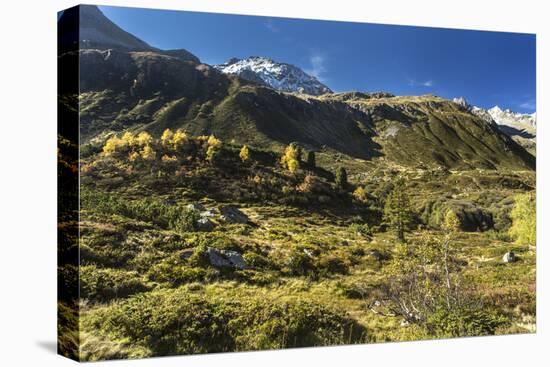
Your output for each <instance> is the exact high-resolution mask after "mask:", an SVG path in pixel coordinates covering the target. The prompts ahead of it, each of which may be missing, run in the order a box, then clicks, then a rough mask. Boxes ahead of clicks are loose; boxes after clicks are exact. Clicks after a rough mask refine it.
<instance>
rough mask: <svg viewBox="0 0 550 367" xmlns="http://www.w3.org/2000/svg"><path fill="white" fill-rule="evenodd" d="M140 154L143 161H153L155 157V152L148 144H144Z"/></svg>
mask: <svg viewBox="0 0 550 367" xmlns="http://www.w3.org/2000/svg"><path fill="white" fill-rule="evenodd" d="M140 155H141V158H143V160H145V161H153V160H155V158H156V157H157V153H156V152H155V150H154V149H153V148H152V147H151V146H150V145H146V146H144V147H143V149H142V150H141V153H140Z"/></svg>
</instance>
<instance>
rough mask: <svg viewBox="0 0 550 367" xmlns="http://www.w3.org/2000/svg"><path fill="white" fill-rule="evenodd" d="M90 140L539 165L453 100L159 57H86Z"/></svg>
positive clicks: (84, 115)
mask: <svg viewBox="0 0 550 367" xmlns="http://www.w3.org/2000/svg"><path fill="white" fill-rule="evenodd" d="M80 64H81V73H80V75H81V92H82V93H81V125H82V127H81V131H82V139H83V141H84V142H87V141H94V139H95V140H97V139H99V140H101V139H103V138H102V137H104V136H105V135H106V134H108V133H109V132H119V131H124V130H126V129H133V130H140V129H145V130H148V131H150V132H152V133H153V134H154V135H156V136H158V135H160V134H161V133H162V132H163V131H164V129H166V128H171V129H177V128H183V129H185V130H187V131H188V132H189V133H192V134H195V135H199V134H215V135H216V136H218V137H220V138H222V139H223V140H224V141H228V142H234V143H235V144H244V143H248V144H252V145H256V146H259V147H264V148H269V149H274V150H281V149H283V147H284V145H286V144H289V143H290V142H292V141H298V142H300V143H302V144H303V145H305V146H306V147H307V148H308V149H314V150H321V151H327V152H330V151H332V152H334V151H336V152H340V153H344V154H347V155H349V156H351V157H355V158H361V159H375V158H377V157H384V158H385V159H386V160H390V161H393V162H396V163H398V164H402V165H411V166H418V165H425V166H445V167H449V168H457V169H460V168H509V169H531V168H534V157H533V156H532V155H530V154H529V153H527V152H526V151H525V150H524V149H523V148H522V147H520V146H519V145H518V144H516V143H515V142H514V141H513V140H512V139H510V138H509V137H508V136H506V135H505V134H503V133H502V132H500V131H499V129H498V128H496V127H494V126H492V125H491V124H487V123H486V122H485V121H484V120H483V119H481V118H479V117H478V116H476V115H474V114H472V113H471V112H469V111H465V110H464V109H462V108H461V107H460V106H458V105H456V104H455V103H452V102H451V101H448V100H444V99H442V98H438V97H433V96H423V97H395V96H392V95H391V94H387V93H378V94H362V93H351V94H349V95H347V94H345V93H340V94H326V95H323V96H317V97H316V96H308V95H305V94H288V93H280V92H278V91H275V90H273V89H271V88H267V87H263V86H261V85H257V84H255V83H251V82H247V81H246V80H243V79H242V78H237V77H235V76H232V75H226V74H223V73H220V72H219V71H217V70H216V69H214V68H212V67H210V66H208V65H204V64H197V63H193V62H188V61H187V62H186V61H182V60H180V59H178V58H176V57H173V56H169V55H165V54H160V53H155V52H123V51H116V50H107V51H100V50H82V51H81V52H80Z"/></svg>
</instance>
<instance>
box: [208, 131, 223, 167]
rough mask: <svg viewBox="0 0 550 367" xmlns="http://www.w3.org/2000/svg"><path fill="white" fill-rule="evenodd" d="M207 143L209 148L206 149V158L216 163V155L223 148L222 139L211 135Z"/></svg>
mask: <svg viewBox="0 0 550 367" xmlns="http://www.w3.org/2000/svg"><path fill="white" fill-rule="evenodd" d="M207 144H208V149H207V150H206V160H207V161H208V162H210V163H214V161H215V159H216V157H217V156H218V154H219V152H220V150H221V147H222V141H221V140H220V139H218V138H216V137H215V136H214V135H210V136H209V137H208V140H207Z"/></svg>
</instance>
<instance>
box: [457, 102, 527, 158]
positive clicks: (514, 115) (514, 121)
mask: <svg viewBox="0 0 550 367" xmlns="http://www.w3.org/2000/svg"><path fill="white" fill-rule="evenodd" d="M453 102H455V103H456V104H458V105H460V106H461V107H463V108H464V109H466V110H468V111H470V112H472V113H474V114H476V115H477V116H479V117H481V118H483V119H484V120H485V121H487V122H489V123H492V124H495V125H496V126H498V127H499V129H500V130H501V131H503V132H504V133H506V134H507V135H509V136H511V137H512V138H513V139H514V140H516V141H517V142H518V143H520V144H521V145H523V146H524V147H525V148H526V149H527V150H529V151H530V152H531V153H533V154H535V151H536V137H537V113H536V112H534V113H530V114H527V113H525V114H524V113H518V112H513V111H511V110H510V109H504V110H503V109H501V108H500V107H499V106H494V107H492V108H489V109H487V110H486V109H483V108H481V107H477V106H472V105H470V104H469V103H468V102H467V101H466V99H465V98H464V97H459V98H454V99H453Z"/></svg>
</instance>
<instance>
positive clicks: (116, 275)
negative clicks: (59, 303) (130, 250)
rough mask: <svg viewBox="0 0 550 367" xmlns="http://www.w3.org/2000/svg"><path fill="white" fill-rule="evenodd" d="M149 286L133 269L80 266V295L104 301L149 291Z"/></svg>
mask: <svg viewBox="0 0 550 367" xmlns="http://www.w3.org/2000/svg"><path fill="white" fill-rule="evenodd" d="M149 290H150V287H149V286H148V285H147V284H146V283H145V282H144V281H143V279H142V277H141V276H140V275H139V274H138V273H137V272H135V271H125V270H119V269H109V268H106V269H101V268H98V267H96V266H94V265H89V266H81V267H80V296H81V297H82V298H87V299H89V300H93V301H99V302H105V301H108V300H111V299H115V298H125V297H128V296H131V295H133V294H136V293H141V292H146V291H149Z"/></svg>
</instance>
